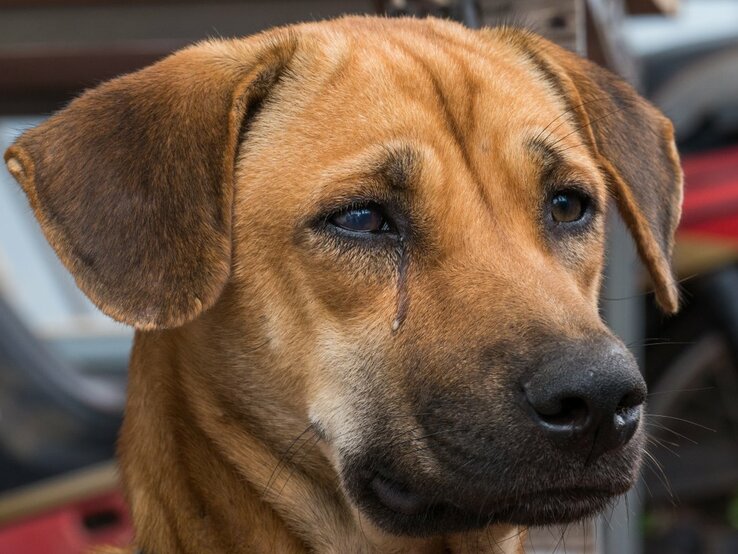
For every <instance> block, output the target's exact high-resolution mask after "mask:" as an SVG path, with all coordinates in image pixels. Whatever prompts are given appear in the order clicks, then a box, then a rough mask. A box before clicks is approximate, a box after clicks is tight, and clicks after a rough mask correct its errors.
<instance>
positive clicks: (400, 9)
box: [377, 0, 480, 29]
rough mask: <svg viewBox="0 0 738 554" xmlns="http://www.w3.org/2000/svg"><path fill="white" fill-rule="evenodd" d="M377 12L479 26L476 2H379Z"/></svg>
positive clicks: (441, 0)
mask: <svg viewBox="0 0 738 554" xmlns="http://www.w3.org/2000/svg"><path fill="white" fill-rule="evenodd" d="M377 11H378V12H379V13H384V14H387V15H388V16H390V17H403V16H411V17H440V18H443V19H453V20H455V21H459V22H461V23H463V24H464V25H466V26H467V27H470V28H471V29H477V28H479V26H480V19H479V6H478V2H477V1H476V0H380V1H378V2H377Z"/></svg>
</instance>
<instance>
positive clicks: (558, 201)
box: [550, 190, 589, 223]
mask: <svg viewBox="0 0 738 554" xmlns="http://www.w3.org/2000/svg"><path fill="white" fill-rule="evenodd" d="M588 207H589V199H588V198H587V197H586V196H584V195H583V194H581V193H580V192H577V191H573V190H569V191H561V192H557V193H556V194H555V195H554V196H553V197H552V198H551V207H550V209H551V217H552V218H553V220H554V221H555V222H556V223H574V222H575V221H579V220H580V219H582V218H583V217H584V215H585V214H586V213H587V208H588Z"/></svg>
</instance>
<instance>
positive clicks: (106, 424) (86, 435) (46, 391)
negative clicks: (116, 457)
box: [0, 299, 125, 489]
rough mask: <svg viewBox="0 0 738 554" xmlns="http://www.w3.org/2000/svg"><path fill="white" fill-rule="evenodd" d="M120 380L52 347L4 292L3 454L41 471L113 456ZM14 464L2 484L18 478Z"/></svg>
mask: <svg viewBox="0 0 738 554" xmlns="http://www.w3.org/2000/svg"><path fill="white" fill-rule="evenodd" d="M124 400H125V392H124V388H123V387H122V386H121V383H120V382H109V381H106V380H102V379H90V378H87V377H85V376H84V375H82V374H81V373H80V372H79V371H77V370H76V369H75V368H72V367H69V366H67V364H66V363H65V362H64V361H63V360H61V359H59V357H58V356H55V355H54V354H53V353H51V352H49V351H48V350H47V349H46V347H45V345H44V344H43V343H42V342H40V341H39V340H38V339H36V337H34V336H33V334H32V333H31V332H30V331H29V330H28V329H27V328H26V326H25V325H24V324H23V322H21V321H20V320H19V319H18V317H17V316H16V315H15V313H13V311H12V310H11V309H10V307H9V306H8V305H7V304H6V303H5V302H4V301H3V300H2V299H0V408H1V409H2V413H1V414H0V416H1V417H0V445H1V446H0V448H1V450H0V458H2V461H3V463H15V464H18V465H22V466H23V467H25V468H27V469H31V470H35V471H37V472H38V473H39V474H40V475H44V474H49V473H55V472H58V471H64V470H70V469H75V468H77V467H80V466H81V465H85V464H89V463H90V462H93V461H100V460H103V459H107V458H109V457H110V456H111V455H112V454H113V452H112V449H113V445H112V442H111V440H110V439H111V437H113V436H115V434H116V432H117V429H118V426H119V425H120V420H121V416H122V412H123V403H124ZM13 478H14V476H13V475H12V472H10V471H8V470H7V469H6V471H5V475H4V476H2V477H0V489H3V488H7V487H9V486H13V485H14V484H17V483H13V482H12V479H13Z"/></svg>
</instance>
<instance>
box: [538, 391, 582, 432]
mask: <svg viewBox="0 0 738 554" xmlns="http://www.w3.org/2000/svg"><path fill="white" fill-rule="evenodd" d="M533 408H534V409H535V411H536V413H537V414H538V417H539V418H540V419H541V421H543V422H544V423H546V424H548V425H550V426H552V427H566V428H577V427H584V426H585V424H586V423H587V419H588V418H589V407H588V406H587V402H586V401H585V400H584V399H583V398H579V397H577V396H571V397H566V398H563V399H561V400H559V401H558V402H556V403H553V404H552V405H551V406H549V407H546V408H543V407H536V406H533Z"/></svg>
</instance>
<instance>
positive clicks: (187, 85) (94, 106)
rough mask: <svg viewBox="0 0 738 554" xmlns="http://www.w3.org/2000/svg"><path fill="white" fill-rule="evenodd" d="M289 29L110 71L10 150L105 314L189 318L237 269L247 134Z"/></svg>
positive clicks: (143, 323) (58, 244)
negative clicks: (235, 228) (235, 206)
mask: <svg viewBox="0 0 738 554" xmlns="http://www.w3.org/2000/svg"><path fill="white" fill-rule="evenodd" d="M294 49H295V40H294V37H293V36H292V35H291V34H287V33H284V34H283V35H279V36H275V35H268V36H266V37H265V36H257V37H254V38H252V39H248V40H246V41H233V42H206V43H203V44H199V45H196V46H193V47H190V48H188V49H185V50H182V51H180V52H178V53H175V54H173V55H171V56H169V57H168V58H165V59H164V60H162V61H160V62H158V63H156V64H154V65H152V66H150V67H148V68H146V69H143V70H141V71H138V72H136V73H132V74H129V75H126V76H123V77H120V78H117V79H114V80H112V81H110V82H107V83H105V84H103V85H101V86H99V87H97V88H95V89H93V90H91V91H88V92H86V93H85V94H83V95H82V96H81V97H80V98H78V99H76V100H74V101H73V102H71V103H70V105H69V106H68V107H67V108H65V109H64V110H62V111H61V112H59V113H58V114H56V115H54V116H53V117H51V118H49V119H48V120H47V121H46V122H44V123H43V124H41V125H40V126H38V127H36V128H34V129H31V130H29V131H27V132H26V133H24V134H23V135H22V136H21V137H20V138H19V139H18V140H17V141H16V142H15V143H14V144H13V145H12V146H11V147H10V148H9V149H8V151H7V152H6V153H5V160H6V163H7V166H8V168H9V170H10V172H11V173H12V175H13V176H14V177H15V179H16V180H17V181H18V182H19V183H20V184H21V186H22V187H23V189H24V190H25V192H26V195H27V196H28V199H29V202H30V204H31V206H32V207H33V210H34V212H35V215H36V217H37V219H38V220H39V221H40V223H41V227H42V228H43V231H44V234H45V235H46V238H47V239H48V241H49V243H50V244H51V245H52V246H53V247H54V249H55V250H56V252H57V254H58V255H59V257H60V258H61V260H62V262H64V264H65V265H66V267H67V268H68V269H69V271H70V272H71V273H72V274H73V275H74V277H75V279H76V281H77V285H78V286H79V287H80V289H82V291H83V292H85V293H86V294H87V296H89V297H90V299H91V300H92V301H93V302H94V303H95V304H96V305H97V306H98V307H99V308H100V309H101V310H102V311H103V312H105V313H106V314H108V315H109V316H111V317H113V318H115V319H117V320H119V321H122V322H124V323H127V324H130V325H134V326H136V327H138V328H140V329H157V328H166V327H174V326H178V325H182V324H184V323H186V322H187V321H190V320H191V319H193V318H195V317H196V316H197V315H198V314H199V313H200V312H202V311H203V310H206V309H207V308H209V307H210V306H212V305H213V304H214V303H215V301H216V300H217V298H218V296H219V295H220V293H221V290H222V289H223V287H224V285H225V283H226V281H227V280H228V278H229V275H230V268H231V209H232V196H233V179H234V165H235V162H236V156H237V149H238V141H239V135H240V134H241V133H242V131H243V130H244V129H245V126H246V123H245V121H246V119H248V118H249V116H250V115H251V114H250V112H251V111H253V110H252V109H253V108H255V107H256V106H257V105H258V104H259V103H261V101H262V100H264V99H265V98H266V96H267V94H268V92H269V90H270V87H271V86H272V85H273V84H274V83H275V82H276V80H277V79H278V78H279V75H280V74H281V72H282V69H283V68H284V67H285V65H286V64H287V62H288V60H289V58H290V56H291V55H292V52H293V51H294Z"/></svg>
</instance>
